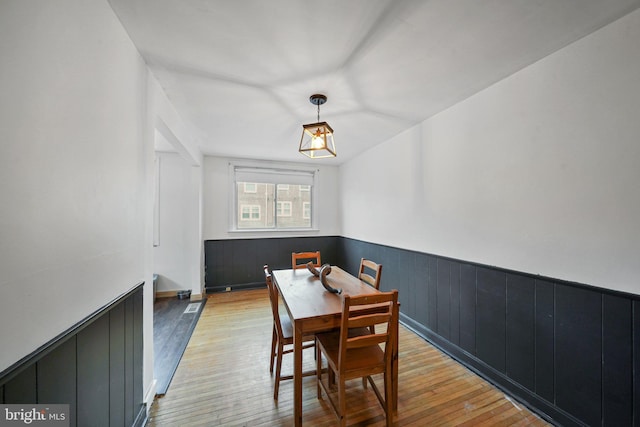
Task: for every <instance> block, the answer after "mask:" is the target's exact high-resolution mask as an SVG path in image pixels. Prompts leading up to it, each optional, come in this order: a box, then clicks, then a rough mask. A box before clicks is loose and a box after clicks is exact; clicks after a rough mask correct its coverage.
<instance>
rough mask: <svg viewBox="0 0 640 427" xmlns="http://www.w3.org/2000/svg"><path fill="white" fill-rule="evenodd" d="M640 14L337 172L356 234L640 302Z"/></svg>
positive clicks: (348, 229)
mask: <svg viewBox="0 0 640 427" xmlns="http://www.w3.org/2000/svg"><path fill="white" fill-rule="evenodd" d="M639 40H640V11H636V12H633V13H631V14H630V15H627V16H626V17H624V18H622V19H621V20H619V21H617V22H614V23H613V24H611V25H609V26H607V27H605V28H603V29H601V30H599V31H597V32H596V33H594V34H592V35H590V36H588V37H586V38H584V39H581V40H579V41H578V42H576V43H574V44H572V45H570V46H568V47H566V48H564V49H562V50H561V51H559V52H556V53H555V54H553V55H550V56H548V57H546V58H544V59H543V60H541V61H539V62H537V63H535V64H533V65H532V66H529V67H527V68H526V69H523V70H521V71H520V72H518V73H516V74H515V75H513V76H511V77H509V78H507V79H505V80H503V81H501V82H499V83H497V84H495V85H493V86H492V87H490V88H488V89H486V90H484V91H482V92H481V93H478V94H476V95H475V96H473V97H471V98H469V99H467V100H465V101H463V102H461V103H459V104H457V105H455V106H453V107H452V108H450V109H448V110H446V111H444V112H442V113H440V114H438V115H436V116H434V117H432V118H431V119H429V120H427V121H425V122H423V123H422V124H420V125H419V126H416V127H414V128H412V129H410V130H408V131H406V132H404V133H403V134H400V135H398V136H397V137H395V138H393V139H392V140H390V141H388V142H386V143H385V144H383V145H381V146H378V147H376V148H375V149H372V150H370V151H368V152H366V153H364V154H363V155H361V156H359V157H358V158H356V159H355V160H353V161H350V162H348V163H346V164H344V165H343V166H342V167H341V168H340V186H341V188H342V192H341V201H342V214H343V223H342V231H343V235H344V236H346V237H352V238H356V239H362V240H366V241H372V242H376V243H382V244H386V245H391V246H397V247H401V248H407V249H413V250H418V251H423V252H428V253H433V254H438V255H444V256H449V257H453V258H457V259H461V260H467V261H474V262H479V263H482V264H487V265H496V266H499V267H504V268H509V269H514V270H518V271H523V272H529V273H534V274H541V275H545V276H550V277H555V278H559V279H564V280H569V281H576V282H581V283H586V284H590V285H596V286H600V287H603V288H610V289H617V290H623V291H628V292H632V293H636V294H640V282H639V281H638V277H640V262H638V260H639V259H640V223H639V218H640V186H639V185H638V183H640V167H639V165H640V119H639V118H640V116H639V113H640V43H639Z"/></svg>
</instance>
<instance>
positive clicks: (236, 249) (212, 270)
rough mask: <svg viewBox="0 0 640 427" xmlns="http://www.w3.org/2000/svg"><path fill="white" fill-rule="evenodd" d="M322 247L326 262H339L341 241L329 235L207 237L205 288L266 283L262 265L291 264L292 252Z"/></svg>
mask: <svg viewBox="0 0 640 427" xmlns="http://www.w3.org/2000/svg"><path fill="white" fill-rule="evenodd" d="M316 250H319V251H320V253H321V257H322V262H323V263H330V264H337V263H338V260H339V259H338V241H337V238H336V237H334V236H328V237H324V236H323V237H293V238H268V239H229V240H207V241H205V242H204V257H205V288H206V290H207V292H223V291H225V290H226V288H227V287H231V288H233V289H249V288H255V287H260V286H265V284H264V272H263V271H262V266H263V265H265V264H268V265H269V267H271V268H272V269H281V268H291V252H304V251H316Z"/></svg>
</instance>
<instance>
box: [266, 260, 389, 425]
mask: <svg viewBox="0 0 640 427" xmlns="http://www.w3.org/2000/svg"><path fill="white" fill-rule="evenodd" d="M272 277H273V281H274V283H275V285H276V287H277V288H278V291H279V293H280V296H281V298H282V300H283V302H284V305H285V307H286V309H287V312H288V314H289V317H290V318H291V323H292V324H293V329H294V331H293V333H294V338H293V360H294V362H293V393H294V398H293V416H294V423H295V425H296V426H301V425H302V337H303V336H305V335H309V334H312V333H317V332H322V331H328V330H332V329H335V328H339V327H340V322H341V319H342V299H343V298H342V295H344V294H349V295H363V294H375V293H378V292H380V291H378V290H377V289H375V288H374V287H372V286H369V285H368V284H366V283H365V282H363V281H361V280H360V279H358V278H357V277H355V276H352V275H351V274H349V273H347V272H346V271H344V270H342V269H341V268H340V267H336V266H331V273H330V274H329V275H327V276H326V277H327V283H328V284H329V285H330V286H331V287H333V288H336V289H342V293H341V294H335V293H331V292H329V291H327V290H326V289H325V288H324V287H323V286H322V283H321V282H320V279H319V278H318V277H316V276H314V275H313V274H312V273H311V272H310V271H309V270H307V269H306V268H305V269H296V270H291V269H289V270H274V271H273V272H272ZM395 336H396V337H397V336H398V333H397V331H396V334H395ZM392 357H393V363H392V365H393V367H392V369H393V372H392V378H393V384H392V387H393V402H391V407H392V408H393V410H394V411H396V410H397V402H398V399H397V393H398V387H397V383H398V381H397V378H398V342H397V340H396V342H395V343H394V348H393V349H392Z"/></svg>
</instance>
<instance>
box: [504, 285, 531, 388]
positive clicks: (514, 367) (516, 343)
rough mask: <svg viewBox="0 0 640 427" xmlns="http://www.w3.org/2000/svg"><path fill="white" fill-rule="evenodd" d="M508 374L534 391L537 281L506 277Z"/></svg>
mask: <svg viewBox="0 0 640 427" xmlns="http://www.w3.org/2000/svg"><path fill="white" fill-rule="evenodd" d="M506 299H507V306H506V314H507V317H506V355H505V356H506V371H505V373H506V374H507V376H508V377H509V378H512V379H513V380H514V381H516V382H518V383H520V384H522V385H523V386H524V387H526V388H527V389H528V390H535V372H536V369H535V354H536V351H535V331H536V328H535V279H533V278H531V277H524V276H520V275H517V274H510V273H509V274H507V295H506Z"/></svg>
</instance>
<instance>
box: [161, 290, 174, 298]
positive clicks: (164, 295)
mask: <svg viewBox="0 0 640 427" xmlns="http://www.w3.org/2000/svg"><path fill="white" fill-rule="evenodd" d="M176 296H178V291H158V292H156V298H173V297H176Z"/></svg>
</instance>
